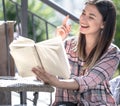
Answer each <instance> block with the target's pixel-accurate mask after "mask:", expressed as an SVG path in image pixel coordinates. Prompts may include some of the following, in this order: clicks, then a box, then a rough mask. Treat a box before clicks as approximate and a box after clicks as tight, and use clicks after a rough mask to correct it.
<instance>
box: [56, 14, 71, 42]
mask: <svg viewBox="0 0 120 106" xmlns="http://www.w3.org/2000/svg"><path fill="white" fill-rule="evenodd" d="M68 20H69V15H67V16H66V17H65V19H64V20H63V22H62V25H61V26H59V27H57V30H56V35H57V36H61V37H62V39H63V40H64V39H65V38H66V37H67V36H68V34H69V33H70V31H71V25H70V24H69V23H68Z"/></svg>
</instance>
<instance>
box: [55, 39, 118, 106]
mask: <svg viewBox="0 0 120 106" xmlns="http://www.w3.org/2000/svg"><path fill="white" fill-rule="evenodd" d="M77 38H78V37H71V38H69V39H67V40H66V41H65V49H66V53H67V55H68V59H69V63H70V67H71V78H74V79H75V80H76V81H77V82H78V84H79V90H68V89H60V88H56V95H55V102H54V104H55V103H56V102H60V101H67V102H73V103H78V105H79V106H81V104H82V105H83V106H115V100H114V99H113V97H112V95H111V91H110V88H109V80H110V79H111V78H112V76H113V74H114V72H115V70H116V69H117V67H118V64H119V61H120V50H119V48H118V47H116V46H115V45H114V44H111V45H110V47H109V49H108V50H107V52H106V53H105V54H104V55H103V56H102V57H101V58H100V59H99V60H98V62H97V63H96V64H95V65H94V66H93V67H92V69H90V70H87V73H86V74H85V75H81V72H82V70H81V67H82V65H83V62H82V61H81V60H80V59H79V58H78V55H77V52H76V50H77V49H76V47H77V41H78V40H77ZM53 106H54V105H53Z"/></svg>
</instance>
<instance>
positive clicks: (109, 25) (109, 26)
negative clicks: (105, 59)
mask: <svg viewBox="0 0 120 106" xmlns="http://www.w3.org/2000/svg"><path fill="white" fill-rule="evenodd" d="M86 4H90V5H95V6H96V7H97V9H98V11H99V12H100V14H101V15H102V17H103V21H104V23H105V24H104V29H103V30H102V31H101V34H100V36H99V38H98V39H97V41H98V42H97V44H96V45H95V46H94V48H93V49H92V51H91V52H90V54H89V56H88V57H87V55H86V50H85V47H86V38H85V35H84V34H82V33H80V34H79V40H78V54H79V57H80V58H81V57H82V59H83V60H84V61H85V65H84V68H91V67H92V66H93V65H94V64H95V63H96V62H97V60H98V59H99V58H100V57H101V56H102V55H103V54H104V53H105V52H106V51H107V49H108V47H109V46H110V44H111V42H112V40H113V38H114V35H115V28H116V9H115V6H114V4H113V3H112V2H111V1H110V0H89V1H88V2H86Z"/></svg>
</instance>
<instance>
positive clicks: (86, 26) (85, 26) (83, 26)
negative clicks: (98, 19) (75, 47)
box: [81, 25, 89, 28]
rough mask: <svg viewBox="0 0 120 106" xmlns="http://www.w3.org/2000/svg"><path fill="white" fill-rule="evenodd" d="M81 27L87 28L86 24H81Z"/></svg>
mask: <svg viewBox="0 0 120 106" xmlns="http://www.w3.org/2000/svg"><path fill="white" fill-rule="evenodd" d="M81 27H82V28H88V27H89V26H88V25H81Z"/></svg>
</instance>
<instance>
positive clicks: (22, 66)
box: [9, 38, 40, 77]
mask: <svg viewBox="0 0 120 106" xmlns="http://www.w3.org/2000/svg"><path fill="white" fill-rule="evenodd" d="M34 44H35V43H34V42H33V41H31V40H29V39H26V38H25V39H24V38H22V39H21V38H20V39H18V40H15V41H13V42H12V43H11V44H10V46H9V47H10V54H11V55H12V57H13V59H14V62H15V65H16V67H17V70H18V74H19V75H20V76H22V77H28V76H35V75H34V73H33V72H32V68H33V67H35V66H38V65H39V66H40V62H39V58H38V55H37V53H36V49H35V47H34V46H35V45H34Z"/></svg>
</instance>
